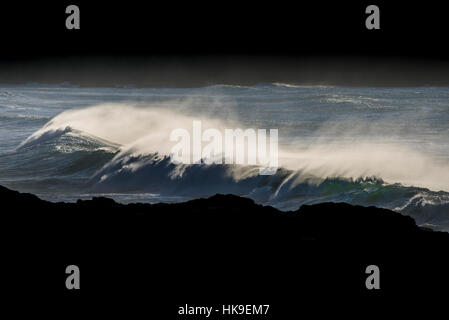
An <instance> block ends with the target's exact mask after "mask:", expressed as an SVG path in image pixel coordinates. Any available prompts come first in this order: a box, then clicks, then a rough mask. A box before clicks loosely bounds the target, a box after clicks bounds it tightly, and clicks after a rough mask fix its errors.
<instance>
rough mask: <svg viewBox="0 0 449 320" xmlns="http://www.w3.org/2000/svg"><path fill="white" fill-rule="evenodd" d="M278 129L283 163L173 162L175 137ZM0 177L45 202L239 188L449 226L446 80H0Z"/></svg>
mask: <svg viewBox="0 0 449 320" xmlns="http://www.w3.org/2000/svg"><path fill="white" fill-rule="evenodd" d="M193 120H201V121H202V123H203V124H204V127H208V128H217V129H219V130H222V129H224V128H230V129H234V128H242V129H246V128H254V129H278V136H279V169H278V170H277V172H276V174H274V175H268V176H267V175H259V174H258V168H256V167H255V166H249V165H225V164H222V165H220V164H205V163H202V164H192V165H186V164H174V163H172V162H171V161H170V159H169V158H168V153H169V148H168V147H169V145H170V141H169V134H170V132H171V130H173V129H174V128H185V129H187V130H191V128H192V121H193ZM0 184H1V185H4V186H6V187H9V188H12V189H15V190H19V191H22V192H32V193H34V194H37V195H38V196H40V197H41V198H43V199H47V200H51V201H76V199H80V198H81V199H88V198H91V197H92V196H98V195H102V196H108V197H111V198H114V199H115V200H117V201H119V202H123V203H129V202H160V201H164V202H176V201H185V200H188V199H192V198H197V197H206V196H210V195H213V194H215V193H234V194H238V195H241V196H246V197H250V198H252V199H254V200H255V201H256V202H258V203H262V204H268V205H272V206H275V207H277V208H279V209H281V210H296V209H297V208H298V207H299V206H300V205H302V204H313V203H319V202H325V201H333V202H341V201H343V202H348V203H351V204H360V205H364V206H371V205H374V206H378V207H384V208H389V209H393V210H396V211H398V212H401V213H403V214H407V215H411V216H412V217H414V218H415V220H416V221H417V223H418V224H419V225H422V226H427V227H431V228H433V229H437V230H445V231H449V87H416V88H367V87H332V86H295V85H289V84H281V83H277V84H271V83H267V84H258V85H255V86H248V87H245V86H228V85H215V86H210V87H204V88H190V89H180V88H170V89H169V88H145V89H137V88H78V87H70V86H67V85H65V86H63V85H61V86H49V85H40V84H29V85H22V86H12V85H0Z"/></svg>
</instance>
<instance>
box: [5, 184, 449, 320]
mask: <svg viewBox="0 0 449 320" xmlns="http://www.w3.org/2000/svg"><path fill="white" fill-rule="evenodd" d="M0 202H1V203H2V212H1V223H0V228H1V232H0V236H1V240H2V243H3V248H2V249H3V251H2V258H3V261H4V262H3V264H2V266H3V270H4V271H3V274H4V275H5V276H4V277H3V282H2V287H3V288H6V290H7V291H8V293H9V298H11V299H12V300H14V301H25V300H24V299H25V298H24V295H30V299H28V300H26V301H28V302H29V303H31V304H30V305H33V304H35V305H36V306H42V305H43V304H42V303H43V302H48V301H58V303H59V305H60V306H62V308H67V310H69V309H70V310H72V309H73V307H74V305H75V306H77V307H80V308H84V307H88V306H89V307H91V308H92V307H93V308H95V309H96V310H104V308H107V310H115V309H110V308H111V306H114V307H115V308H125V309H126V310H130V309H129V308H128V306H134V307H133V308H135V306H137V308H138V309H139V308H140V309H141V308H147V306H151V308H152V309H151V312H152V314H154V315H159V316H160V317H164V316H165V315H167V314H172V315H175V314H176V310H178V309H177V306H178V305H183V304H185V303H193V302H192V301H196V303H200V304H201V303H211V304H217V303H218V304H220V303H228V301H235V302H232V303H252V302H251V301H254V302H253V303H269V304H270V305H272V307H273V309H274V310H276V311H275V313H276V316H274V318H273V319H288V318H289V315H295V314H296V315H297V314H304V313H313V314H315V315H320V314H321V313H322V312H324V311H325V310H326V308H324V309H323V308H321V305H322V302H323V301H326V305H327V306H332V305H333V306H342V305H344V304H345V303H347V302H348V301H358V302H357V303H367V305H371V303H372V302H373V301H376V306H387V305H389V304H390V303H391V301H395V303H398V300H397V297H401V299H402V300H404V303H406V304H407V305H409V304H410V303H411V301H417V302H419V303H422V299H423V298H424V297H432V299H433V298H434V297H440V296H439V295H438V292H439V291H441V290H445V289H446V288H447V286H448V285H449V276H448V274H447V270H448V267H449V263H448V262H447V259H446V258H445V253H446V252H447V248H448V247H449V246H448V244H449V234H448V233H443V232H434V231H429V230H423V229H421V228H419V227H418V226H416V224H415V222H414V220H413V219H412V218H411V217H408V216H403V215H401V214H399V213H396V212H393V211H389V210H385V209H379V208H375V207H358V206H351V205H348V204H345V203H322V204H317V205H312V206H302V207H301V208H299V209H298V210H296V211H291V212H282V211H278V210H276V209H274V208H272V207H268V206H261V205H257V204H255V203H254V202H253V201H252V200H250V199H246V198H242V197H237V196H233V195H215V196H213V197H210V198H208V199H197V200H192V201H188V202H184V203H176V204H162V203H161V204H128V205H123V204H119V203H116V202H115V201H113V200H111V199H108V198H93V199H92V200H87V201H82V200H78V201H77V202H76V203H52V202H48V201H44V200H41V199H39V198H38V197H36V196H34V195H32V194H26V193H19V192H17V191H12V190H9V189H7V188H4V187H0ZM72 264H75V265H77V266H79V268H80V270H81V274H82V276H81V279H82V280H81V283H82V284H81V288H82V289H81V290H77V291H75V292H73V291H68V290H67V289H66V288H65V286H64V283H65V277H66V274H65V268H66V267H67V266H68V265H72ZM372 264H374V265H377V266H379V268H380V270H381V290H377V291H375V292H373V291H370V290H367V289H366V287H365V280H366V277H367V275H366V273H365V269H366V267H367V266H369V265H372ZM30 274H31V275H30ZM30 277H32V278H31V280H32V281H31V280H30ZM373 299H375V300H373ZM99 301H102V303H104V304H101V305H100V304H98V303H99ZM432 301H434V300H432ZM229 303H231V302H229ZM342 303H343V304H342ZM298 306H300V307H301V308H299V309H298ZM396 308H398V310H400V308H401V307H400V304H398V306H397V307H396ZM79 310H81V309H79ZM136 310H137V309H136ZM170 317H171V316H170ZM171 318H174V317H171Z"/></svg>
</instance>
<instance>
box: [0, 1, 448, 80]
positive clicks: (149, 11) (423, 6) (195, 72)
mask: <svg viewBox="0 0 449 320" xmlns="http://www.w3.org/2000/svg"><path fill="white" fill-rule="evenodd" d="M311 3H312V4H310V3H309V4H307V3H303V2H302V1H288V2H287V1H284V0H280V1H274V2H272V3H263V2H262V1H246V2H243V1H234V0H230V1H207V2H206V1H184V2H183V3H177V2H170V1H164V2H159V3H158V2H153V1H135V0H129V1H125V2H120V3H117V4H115V3H114V2H112V1H95V3H93V1H70V2H68V1H60V3H57V4H54V3H53V4H52V3H50V2H49V3H46V2H45V1H35V2H33V3H32V4H24V3H18V2H14V4H11V3H10V4H2V6H1V7H0V27H1V29H2V33H1V34H2V38H3V39H2V46H1V49H2V50H1V51H0V82H30V81H45V82H59V81H71V82H74V83H79V84H81V85H111V84H113V83H115V84H129V83H133V84H135V85H173V86H196V85H204V84H210V83H216V82H235V83H238V82H240V83H253V82H266V81H290V82H298V83H304V82H308V83H332V84H349V85H429V84H437V85H441V84H449V66H448V65H449V46H448V45H447V38H448V37H447V35H448V31H449V26H448V23H446V21H447V18H446V15H447V13H446V12H447V11H446V10H445V8H444V7H442V4H441V3H438V2H436V1H434V0H431V1H426V2H425V3H420V4H419V5H418V4H412V3H411V2H407V1H389V2H386V1H375V2H371V1H370V2H368V1H344V2H343V1H313V2H311ZM442 3H443V2H442ZM69 4H77V5H78V6H79V8H80V11H81V29H80V30H67V29H66V28H65V19H66V17H67V15H66V14H65V8H66V6H67V5H69ZM369 4H376V5H378V6H379V8H380V17H381V19H380V20H381V29H380V30H367V29H366V28H365V19H366V17H367V15H366V14H365V8H366V7H367V6H368V5H369Z"/></svg>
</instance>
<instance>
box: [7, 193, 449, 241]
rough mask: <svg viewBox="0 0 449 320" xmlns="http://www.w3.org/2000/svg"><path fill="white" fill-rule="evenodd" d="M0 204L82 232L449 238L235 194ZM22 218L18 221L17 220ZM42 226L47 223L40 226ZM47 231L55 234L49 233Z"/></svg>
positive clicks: (20, 196)
mask: <svg viewBox="0 0 449 320" xmlns="http://www.w3.org/2000/svg"><path fill="white" fill-rule="evenodd" d="M0 201H1V203H2V204H3V206H6V207H8V208H11V209H12V210H5V212H4V218H5V216H6V217H7V219H11V221H14V220H20V222H26V221H30V222H31V221H33V225H34V226H36V223H37V224H42V225H43V226H44V225H46V226H50V225H54V223H56V222H58V221H59V223H62V224H64V225H67V226H71V227H73V228H75V227H76V228H77V229H78V230H80V231H83V230H91V231H94V230H93V229H92V228H93V227H94V226H97V227H98V228H99V230H98V231H99V232H105V231H106V232H107V230H103V229H104V228H102V225H103V226H112V225H115V226H120V225H127V224H131V225H134V224H135V225H136V226H137V227H139V228H142V227H143V225H145V226H146V227H148V228H149V229H152V228H154V227H155V226H157V228H158V231H159V232H161V231H162V230H163V229H166V231H167V232H170V230H172V231H174V230H176V232H177V233H178V234H185V235H186V236H188V237H189V238H192V239H193V238H195V237H199V236H200V235H202V236H201V238H202V237H203V236H207V237H209V238H217V239H218V238H229V236H230V235H232V237H233V238H235V237H240V238H242V239H243V238H252V239H254V237H258V238H259V240H260V241H267V240H268V239H269V240H270V241H276V240H280V239H296V240H302V239H307V240H310V239H315V240H324V239H332V240H350V239H354V238H356V239H360V240H367V241H377V240H388V239H401V240H404V239H409V240H411V239H419V240H429V239H435V240H437V239H449V234H447V233H444V232H432V231H431V230H430V229H426V228H420V227H418V226H417V225H416V223H415V221H414V220H413V218H411V217H409V216H403V215H401V214H399V213H396V212H393V211H390V210H387V209H381V208H376V207H362V206H353V205H349V204H346V203H321V204H316V205H304V206H302V207H301V208H299V209H298V210H296V211H288V212H282V211H279V210H277V209H275V208H273V207H270V206H262V205H258V204H256V203H254V201H253V200H250V199H247V198H242V197H239V196H234V195H219V194H217V195H215V196H212V197H210V198H207V199H196V200H192V201H187V202H183V203H172V204H165V203H158V204H143V203H137V204H127V205H124V204H120V203H117V202H115V201H114V200H112V199H109V198H104V197H96V198H93V199H92V200H78V201H77V202H76V203H64V202H60V203H52V202H49V201H45V200H41V199H39V198H38V197H36V196H34V195H32V194H27V193H19V192H17V191H12V190H9V189H7V188H5V187H1V186H0ZM19 217H20V218H19ZM43 222H45V223H43ZM47 232H57V230H55V229H53V228H50V229H49V230H48V231H47Z"/></svg>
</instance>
